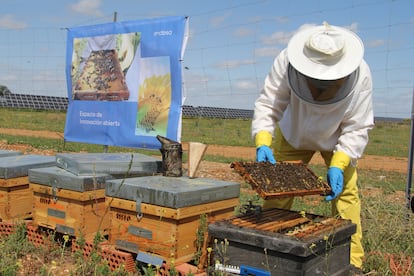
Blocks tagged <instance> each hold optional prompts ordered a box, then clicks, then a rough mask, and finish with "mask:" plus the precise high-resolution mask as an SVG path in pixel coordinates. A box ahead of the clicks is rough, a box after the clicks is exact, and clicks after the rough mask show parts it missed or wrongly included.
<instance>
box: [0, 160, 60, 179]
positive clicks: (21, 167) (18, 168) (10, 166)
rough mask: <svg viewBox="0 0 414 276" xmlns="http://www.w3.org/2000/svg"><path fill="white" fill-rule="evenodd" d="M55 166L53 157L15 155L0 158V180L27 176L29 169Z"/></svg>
mask: <svg viewBox="0 0 414 276" xmlns="http://www.w3.org/2000/svg"><path fill="white" fill-rule="evenodd" d="M53 165H55V157H53V156H44V155H34V154H33V155H30V154H29V155H16V156H8V157H2V158H0V178H4V179H8V178H15V177H20V176H27V175H28V171H29V169H33V168H41V167H50V166H53Z"/></svg>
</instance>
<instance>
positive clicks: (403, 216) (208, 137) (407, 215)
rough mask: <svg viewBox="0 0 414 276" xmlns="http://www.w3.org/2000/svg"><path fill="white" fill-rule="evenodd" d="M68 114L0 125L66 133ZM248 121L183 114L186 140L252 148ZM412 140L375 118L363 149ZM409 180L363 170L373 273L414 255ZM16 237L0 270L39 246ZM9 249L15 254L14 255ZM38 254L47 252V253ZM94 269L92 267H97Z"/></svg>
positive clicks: (51, 142)
mask: <svg viewBox="0 0 414 276" xmlns="http://www.w3.org/2000/svg"><path fill="white" fill-rule="evenodd" d="M65 116H66V114H65V113H64V112H38V111H33V110H15V109H0V125H1V126H2V127H9V128H17V129H30V130H48V131H55V132H63V130H64V124H65ZM250 124H251V120H240V119H231V120H230V119H227V120H220V119H203V118H184V119H183V127H182V129H183V131H182V141H183V142H188V141H198V142H202V143H206V144H218V145H230V146H236V145H237V146H249V147H252V146H253V144H252V140H251V137H250ZM0 139H4V140H7V141H8V143H9V144H14V143H16V144H19V143H23V144H29V145H32V146H33V147H35V148H39V149H43V150H45V149H53V150H55V151H58V152H59V151H69V152H79V151H83V152H102V146H101V145H91V144H82V143H71V142H66V143H63V141H62V140H61V139H60V140H59V139H45V138H35V137H24V136H12V135H3V134H1V135H0ZM409 144H410V122H409V121H403V122H398V123H395V122H377V123H376V126H375V128H374V129H373V130H372V131H371V132H370V141H369V144H368V146H367V148H366V151H365V153H366V154H367V155H378V156H389V157H397V158H406V157H408V150H409ZM109 151H111V152H123V151H128V152H130V151H138V152H141V151H140V150H139V149H127V148H117V147H110V148H109ZM144 153H145V151H144ZM151 154H154V152H151ZM205 159H206V160H209V161H215V162H225V163H229V162H232V161H234V160H232V159H229V158H223V157H215V156H206V158H205ZM184 160H185V157H184ZM311 169H312V170H313V171H314V172H315V173H316V174H317V175H321V176H323V175H325V173H326V169H325V168H324V167H323V166H318V165H312V167H311ZM406 182H407V175H406V174H403V173H398V172H390V171H380V170H367V169H364V170H362V169H360V170H359V186H360V187H361V199H362V221H363V229H364V236H363V244H364V248H365V251H366V260H365V262H364V269H365V270H366V271H369V272H370V274H369V275H393V271H394V270H395V267H396V266H397V265H398V262H400V263H403V261H404V258H403V257H407V256H414V227H413V215H412V213H411V212H410V211H409V210H407V206H406V199H405V187H406ZM242 187H244V188H247V187H248V186H247V184H245V183H244V184H242ZM240 199H241V204H246V203H248V202H249V201H252V202H253V204H260V202H261V199H260V198H259V197H258V196H257V195H255V194H251V193H242V194H241V196H240ZM293 208H294V209H295V210H298V211H303V210H305V211H306V212H308V213H316V214H321V215H326V216H329V215H330V204H328V203H325V202H323V200H321V198H320V197H304V198H297V200H295V204H294V207H293ZM12 239H13V242H9V241H8V240H4V239H1V240H0V262H2V263H0V267H2V268H3V267H5V268H6V269H7V268H9V269H15V267H16V264H18V259H19V258H18V257H17V256H20V255H24V254H27V251H25V250H35V249H33V248H31V247H30V245H27V244H22V245H21V246H16V244H20V243H25V241H24V239H21V236H17V237H13V238H12ZM16 247H17V248H16ZM10 252H13V254H11V253H10ZM34 252H35V251H34ZM32 254H35V253H32ZM36 254H43V255H45V254H44V252H43V253H36ZM411 265H412V266H413V267H414V264H413V259H411ZM90 269H91V270H93V268H90ZM95 272H96V271H95ZM150 272H151V270H150V269H148V268H147V269H146V273H148V274H145V275H150V274H149V273H150ZM0 274H1V275H14V274H7V273H5V272H4V271H2V273H0ZM44 275H47V274H44ZM81 275H82V274H81ZM84 275H85V274H84ZM108 275H109V274H108ZM399 275H404V274H399ZM406 275H409V274H406Z"/></svg>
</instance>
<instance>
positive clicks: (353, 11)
mask: <svg viewBox="0 0 414 276" xmlns="http://www.w3.org/2000/svg"><path fill="white" fill-rule="evenodd" d="M0 4H1V9H0V37H1V39H2V43H1V45H0V85H6V86H7V87H8V88H9V89H10V90H11V91H12V92H13V93H21V94H37V95H47V96H59V97H64V96H66V95H67V90H66V79H65V56H66V35H67V28H72V27H78V26H87V25H95V24H102V23H108V22H112V21H114V20H116V21H130V20H141V19H148V18H157V17H165V16H188V17H189V40H188V44H187V47H186V51H185V55H184V60H183V68H185V69H184V70H183V95H184V97H185V101H184V104H185V105H193V106H208V107H228V108H237V109H249V110H251V109H253V108H254V101H255V99H256V98H257V97H258V95H259V93H260V90H261V88H262V86H263V81H264V79H265V77H266V74H267V73H268V71H269V70H270V68H271V66H272V63H273V60H274V58H275V57H276V56H277V54H278V53H279V52H280V51H281V50H283V49H284V48H285V47H286V46H287V43H288V41H289V39H290V38H291V36H292V35H293V34H294V33H295V31H297V30H298V29H300V28H303V27H304V26H307V25H315V24H317V25H319V24H322V22H324V21H326V22H328V23H329V24H331V25H337V26H342V27H346V28H349V29H351V30H352V31H354V32H356V33H357V34H358V35H359V36H360V38H361V39H362V41H363V42H364V45H365V54H364V58H365V60H366V61H367V63H368V65H369V66H370V68H371V73H372V77H373V86H374V89H373V106H374V113H375V116H377V117H392V118H411V117H412V103H413V87H414V85H413V84H414V65H413V61H414V58H413V57H414V13H413V12H412V11H413V10H414V1H412V0H354V1H346V0H344V1H339V0H337V1H335V0H334V1H332V0H330V1H325V0H312V1H309V0H290V1H277V0H220V1H218V0H209V1H197V0H175V1H172V0H171V1H167V0H165V1H161V0H151V1H144V0H121V1H110V0H76V1H68V0H59V1H56V0H32V1H27V0H0Z"/></svg>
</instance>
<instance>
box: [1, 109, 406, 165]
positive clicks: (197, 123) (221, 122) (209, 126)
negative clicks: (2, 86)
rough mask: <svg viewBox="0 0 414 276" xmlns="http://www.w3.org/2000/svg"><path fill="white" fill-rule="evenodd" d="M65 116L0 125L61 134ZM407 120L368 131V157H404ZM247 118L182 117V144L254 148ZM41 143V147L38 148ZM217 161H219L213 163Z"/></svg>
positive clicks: (22, 116)
mask: <svg viewBox="0 0 414 276" xmlns="http://www.w3.org/2000/svg"><path fill="white" fill-rule="evenodd" d="M65 121H66V113H65V112H58V111H55V112H53V111H48V112H45V111H36V110H27V109H21V110H18V109H7V108H1V109H0V126H2V127H3V128H14V129H27V130H47V131H52V132H57V133H63V132H64V128H65ZM410 127H411V125H410V121H408V120H405V121H402V122H376V126H375V127H374V129H373V130H371V131H370V140H369V143H368V146H367V148H366V150H365V154H367V155H379V156H394V157H407V156H408V148H409V143H410ZM250 130H251V120H250V119H209V118H183V122H182V141H183V142H189V141H197V142H201V143H205V144H217V145H228V146H246V147H253V146H254V143H253V141H252V138H251V134H250ZM0 139H3V140H7V141H8V143H10V144H14V143H25V144H30V145H33V146H34V147H36V148H37V147H42V148H43V149H48V148H50V149H55V150H60V151H61V150H65V151H80V150H82V151H88V152H99V151H102V146H99V145H98V146H97V145H90V144H82V143H70V142H68V143H63V137H62V139H61V141H56V139H47V140H44V139H36V138H33V137H31V138H24V137H22V136H13V137H12V136H10V135H5V134H0ZM42 143H43V145H41V144H42ZM109 150H110V151H113V152H119V151H131V149H122V148H116V147H115V148H112V149H111V148H110V149H109ZM216 161H219V160H216Z"/></svg>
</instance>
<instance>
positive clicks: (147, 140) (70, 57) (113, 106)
mask: <svg viewBox="0 0 414 276" xmlns="http://www.w3.org/2000/svg"><path fill="white" fill-rule="evenodd" d="M187 38H188V18H187V17H164V18H156V19H147V20H139V21H125V22H112V23H107V24H99V25H91V26H82V27H76V28H69V29H68V34H67V54H66V80H67V89H68V100H69V104H68V110H67V116H66V124H65V132H64V138H65V140H66V141H72V142H82V143H91V144H100V145H106V146H124V147H136V148H145V149H159V148H160V143H159V141H158V139H157V138H156V137H157V135H161V136H164V137H168V138H169V139H171V140H175V141H178V142H179V141H180V139H181V115H182V110H181V108H182V105H183V104H182V101H183V97H182V64H181V62H182V61H183V58H184V51H185V47H186V43H187Z"/></svg>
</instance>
